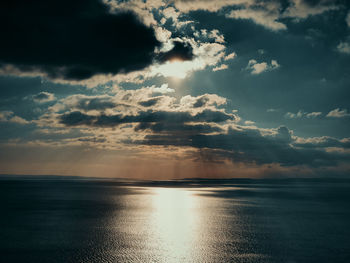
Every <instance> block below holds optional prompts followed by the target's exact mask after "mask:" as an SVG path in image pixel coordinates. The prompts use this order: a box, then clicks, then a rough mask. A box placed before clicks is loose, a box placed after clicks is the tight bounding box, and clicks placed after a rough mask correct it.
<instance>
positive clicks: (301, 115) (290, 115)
mask: <svg viewBox="0 0 350 263" xmlns="http://www.w3.org/2000/svg"><path fill="white" fill-rule="evenodd" d="M321 115H322V112H304V111H302V110H299V111H298V112H297V113H292V112H287V113H286V114H285V115H284V117H285V118H287V119H301V118H308V119H313V118H317V117H319V116H321Z"/></svg>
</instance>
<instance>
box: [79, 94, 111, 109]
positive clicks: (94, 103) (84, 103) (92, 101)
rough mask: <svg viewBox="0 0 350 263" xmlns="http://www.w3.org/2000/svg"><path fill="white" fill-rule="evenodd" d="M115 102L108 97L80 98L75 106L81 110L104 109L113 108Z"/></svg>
mask: <svg viewBox="0 0 350 263" xmlns="http://www.w3.org/2000/svg"><path fill="white" fill-rule="evenodd" d="M115 106H116V103H114V102H113V101H112V99H111V98H110V97H106V98H103V97H102V98H81V99H80V100H79V101H78V102H77V105H75V107H77V108H78V109H81V110H85V111H89V110H105V109H110V108H114V107H115Z"/></svg>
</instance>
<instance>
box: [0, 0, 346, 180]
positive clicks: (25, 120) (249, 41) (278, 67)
mask: <svg viewBox="0 0 350 263" xmlns="http://www.w3.org/2000/svg"><path fill="white" fill-rule="evenodd" d="M0 9H1V10H0V22H1V24H2V25H3V27H2V28H3V31H2V41H1V43H0V49H1V50H0V147H1V149H4V151H5V153H3V154H0V167H1V168H0V172H3V173H4V172H6V173H28V172H30V173H57V174H60V173H64V174H80V175H84V174H85V173H89V174H90V175H93V171H98V175H101V176H104V175H108V176H117V177H118V176H120V177H127V176H129V175H130V176H133V175H135V174H138V176H139V175H140V174H142V173H144V172H145V171H152V173H151V172H148V173H147V174H148V175H150V174H153V173H154V174H156V175H157V178H164V179H165V178H170V175H168V171H172V173H171V174H172V175H174V174H175V173H176V174H177V176H178V177H193V176H194V175H195V176H199V177H200V176H201V172H203V171H206V170H207V168H209V170H210V171H211V172H212V175H210V176H212V177H215V176H226V177H232V176H237V177H240V176H241V175H242V174H241V173H242V171H243V174H244V175H246V176H249V175H253V176H268V175H276V174H278V175H280V176H283V175H293V176H299V175H304V176H306V175H307V176H317V175H318V173H319V172H320V171H321V172H322V174H325V173H326V172H331V173H332V174H333V175H334V174H335V175H339V176H345V175H346V174H348V172H349V167H350V165H349V162H350V160H349V159H350V151H349V134H350V125H349V120H350V118H349V115H350V114H349V112H348V110H349V109H350V105H349V101H350V93H349V91H348V87H349V85H350V81H349V79H350V78H349V73H348V72H350V56H349V53H350V52H349V43H350V42H349V37H350V31H349V30H350V27H349V17H350V16H349V13H350V6H349V3H348V1H345V0H335V1H331V0H271V1H260V0H222V1H209V0H193V1H187V0H174V1H166V0H147V1H144V0H126V1H119V0H87V1H83V0H74V1H66V0H64V1H57V0H54V1H42V0H39V1H34V2H31V3H29V2H28V1H22V0H15V1H3V2H1V4H0ZM4 151H2V152H4ZM141 164H142V165H141ZM72 167H74V168H72ZM91 167H95V168H93V169H90V168H91ZM183 167H186V169H183ZM213 167H215V169H214V168H213ZM137 171H138V172H137ZM223 171H225V172H223ZM325 171H326V172H325ZM295 172H297V173H295ZM139 177H142V176H139Z"/></svg>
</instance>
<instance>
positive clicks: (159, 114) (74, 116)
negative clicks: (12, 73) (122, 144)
mask: <svg viewBox="0 0 350 263" xmlns="http://www.w3.org/2000/svg"><path fill="white" fill-rule="evenodd" d="M227 120H235V116H234V115H232V114H227V113H224V112H222V111H212V110H203V111H202V112H199V113H197V114H195V115H191V114H190V113H189V112H175V111H173V112H171V111H151V110H149V111H140V112H138V114H137V115H123V114H116V115H105V114H99V115H88V114H84V113H82V112H80V111H74V112H70V113H65V114H63V115H61V116H60V117H59V121H60V123H61V124H64V125H67V126H80V125H84V126H93V127H114V126H118V125H120V124H124V123H174V122H177V123H187V122H224V121H227Z"/></svg>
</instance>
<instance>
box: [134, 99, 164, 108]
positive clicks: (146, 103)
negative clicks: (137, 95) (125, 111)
mask: <svg viewBox="0 0 350 263" xmlns="http://www.w3.org/2000/svg"><path fill="white" fill-rule="evenodd" d="M160 99H161V97H156V98H151V99H148V100H144V101H140V102H139V104H140V105H141V106H143V107H151V106H154V105H156V104H157V103H158V101H159V100H160Z"/></svg>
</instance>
